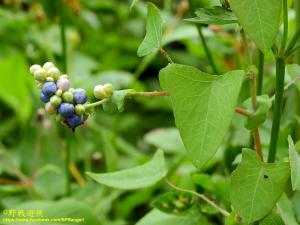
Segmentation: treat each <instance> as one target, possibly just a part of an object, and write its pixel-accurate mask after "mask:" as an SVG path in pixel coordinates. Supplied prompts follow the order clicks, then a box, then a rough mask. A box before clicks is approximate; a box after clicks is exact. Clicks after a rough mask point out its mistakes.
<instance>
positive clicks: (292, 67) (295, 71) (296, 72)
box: [286, 64, 300, 91]
mask: <svg viewBox="0 0 300 225" xmlns="http://www.w3.org/2000/svg"><path fill="white" fill-rule="evenodd" d="M286 71H287V73H288V74H289V75H290V77H291V78H292V79H296V78H299V77H300V66H299V65H298V64H289V65H287V66H286ZM295 85H296V87H297V89H298V91H300V80H297V81H296V82H295Z"/></svg>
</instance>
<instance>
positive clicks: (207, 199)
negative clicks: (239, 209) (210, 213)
mask: <svg viewBox="0 0 300 225" xmlns="http://www.w3.org/2000/svg"><path fill="white" fill-rule="evenodd" d="M164 180H165V182H166V183H167V184H168V185H169V186H170V187H171V188H173V189H175V190H178V191H182V192H186V193H190V194H192V195H195V196H197V197H198V198H200V199H202V200H203V201H205V202H206V203H208V204H209V205H211V206H212V207H214V208H215V209H216V210H218V211H219V212H220V213H221V214H223V215H224V216H226V217H228V216H229V215H230V213H229V212H227V211H226V210H225V209H223V208H221V207H220V206H218V205H217V204H216V203H214V202H213V201H212V200H210V199H209V198H207V197H206V196H205V195H203V194H200V193H198V192H195V191H193V190H189V189H184V188H181V187H177V186H176V185H175V184H173V183H172V182H171V181H170V180H168V178H166V177H165V178H164Z"/></svg>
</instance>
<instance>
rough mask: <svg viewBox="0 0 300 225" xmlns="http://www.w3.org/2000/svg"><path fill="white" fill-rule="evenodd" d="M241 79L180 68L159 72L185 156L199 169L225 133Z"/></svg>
mask: <svg viewBox="0 0 300 225" xmlns="http://www.w3.org/2000/svg"><path fill="white" fill-rule="evenodd" d="M243 75H244V72H243V71H231V72H228V73H226V74H225V75H223V76H214V75H210V74H206V73H204V72H201V71H200V70H198V69H196V68H194V67H191V66H185V65H179V64H170V65H169V66H167V67H166V68H164V69H162V70H161V71H160V74H159V79H160V84H161V86H162V88H163V89H164V90H166V91H168V92H170V95H171V101H172V106H173V110H174V115H175V121H176V125H177V127H178V128H179V131H180V135H181V137H182V139H183V142H184V145H185V147H186V149H187V151H188V156H189V158H190V159H191V160H192V161H193V163H194V164H195V165H196V166H197V167H198V168H201V167H202V166H203V165H204V164H205V163H206V162H207V161H208V160H210V159H211V158H212V157H213V156H214V154H215V153H216V151H217V148H218V147H219V145H220V143H221V141H222V139H223V137H224V135H225V133H226V131H227V129H228V126H229V124H230V121H231V118H232V116H233V113H234V108H235V104H236V101H237V97H238V94H239V91H240V87H241V84H242V80H243Z"/></svg>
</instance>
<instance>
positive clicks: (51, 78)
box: [46, 77, 54, 82]
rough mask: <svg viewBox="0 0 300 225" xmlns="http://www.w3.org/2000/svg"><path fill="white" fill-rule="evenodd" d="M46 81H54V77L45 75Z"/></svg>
mask: <svg viewBox="0 0 300 225" xmlns="http://www.w3.org/2000/svg"><path fill="white" fill-rule="evenodd" d="M46 81H48V82H54V79H53V77H47V78H46Z"/></svg>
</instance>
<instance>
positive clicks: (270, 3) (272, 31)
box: [231, 0, 282, 53]
mask: <svg viewBox="0 0 300 225" xmlns="http://www.w3.org/2000/svg"><path fill="white" fill-rule="evenodd" d="M281 2H282V1H281V0H232V1H231V9H232V10H233V12H234V13H235V15H236V16H237V18H238V20H239V23H240V24H241V25H242V27H243V29H245V31H246V33H247V34H248V35H249V37H250V38H251V39H252V40H253V41H254V43H255V44H256V45H257V47H258V48H259V49H260V50H261V51H263V52H264V53H266V52H267V51H269V50H270V49H271V47H272V45H273V44H274V42H275V39H276V35H277V33H278V30H279V21H280V10H281V4H282V3H281Z"/></svg>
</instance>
